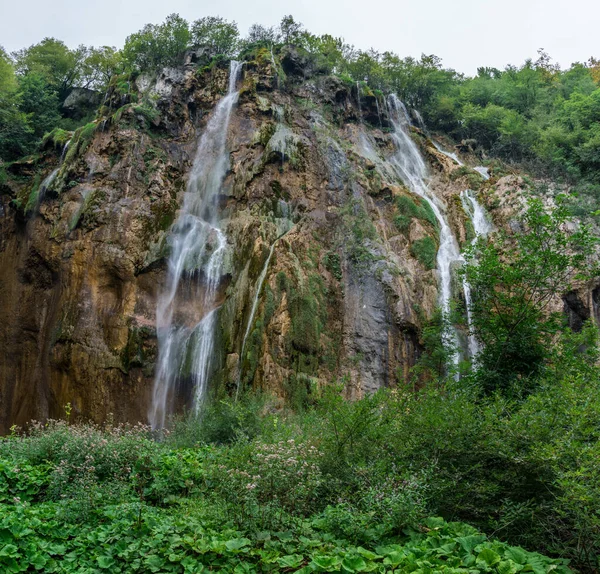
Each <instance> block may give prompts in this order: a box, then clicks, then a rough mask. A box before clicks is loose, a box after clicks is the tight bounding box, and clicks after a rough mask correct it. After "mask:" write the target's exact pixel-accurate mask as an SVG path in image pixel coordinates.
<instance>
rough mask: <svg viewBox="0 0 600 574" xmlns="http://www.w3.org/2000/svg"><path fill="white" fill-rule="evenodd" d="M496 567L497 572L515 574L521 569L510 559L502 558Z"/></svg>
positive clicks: (499, 573)
mask: <svg viewBox="0 0 600 574" xmlns="http://www.w3.org/2000/svg"><path fill="white" fill-rule="evenodd" d="M497 568H498V574H516V573H517V572H518V571H519V570H520V569H521V568H519V566H518V565H517V564H516V563H515V562H513V561H512V560H502V562H500V564H498V566H497Z"/></svg>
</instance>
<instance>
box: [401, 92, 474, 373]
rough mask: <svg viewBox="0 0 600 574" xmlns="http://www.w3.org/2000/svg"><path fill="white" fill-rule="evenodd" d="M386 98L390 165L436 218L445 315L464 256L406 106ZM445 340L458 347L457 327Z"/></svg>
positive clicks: (441, 293) (454, 361)
mask: <svg viewBox="0 0 600 574" xmlns="http://www.w3.org/2000/svg"><path fill="white" fill-rule="evenodd" d="M389 100H390V101H389V104H390V109H391V114H390V119H391V121H392V125H393V128H394V131H393V133H392V136H393V139H394V143H395V146H396V150H397V151H396V153H395V154H394V155H393V157H392V158H391V161H392V164H393V165H394V166H395V167H396V169H397V171H398V173H399V175H400V177H401V179H402V180H403V181H404V183H405V184H406V185H407V186H408V187H409V189H410V190H411V191H412V192H413V193H415V194H416V195H418V196H419V197H421V198H423V199H425V200H426V201H427V202H428V203H429V205H430V206H431V209H432V210H433V212H434V214H435V217H436V219H437V221H438V225H439V232H440V246H439V249H438V252H437V269H438V273H439V276H440V306H441V308H442V311H443V312H444V314H447V313H448V312H449V311H450V300H451V298H452V265H453V264H456V263H460V262H461V261H463V258H462V257H461V255H460V251H459V248H458V242H457V241H456V238H455V237H454V234H453V233H452V230H451V229H450V226H449V225H448V221H447V219H446V216H445V207H444V205H443V204H442V202H441V201H440V200H439V199H438V198H437V197H436V196H435V195H434V194H432V193H431V191H430V190H429V187H428V184H427V179H428V175H427V168H426V166H425V162H424V160H423V157H422V156H421V153H420V152H419V149H418V148H417V145H416V144H415V142H414V141H413V140H412V138H411V137H410V134H409V128H410V119H409V116H408V112H407V110H406V107H405V106H404V104H403V103H402V102H401V101H400V100H399V99H398V97H397V96H396V95H395V94H392V95H390V98H389ZM446 342H447V344H448V345H449V346H454V347H456V346H458V333H457V331H456V329H453V330H452V332H451V334H450V339H449V340H447V341H446ZM459 358H460V357H459V355H458V353H454V357H453V363H454V365H458V362H459Z"/></svg>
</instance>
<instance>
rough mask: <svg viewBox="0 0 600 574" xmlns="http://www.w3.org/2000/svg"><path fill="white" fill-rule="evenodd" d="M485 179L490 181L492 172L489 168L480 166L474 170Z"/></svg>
mask: <svg viewBox="0 0 600 574" xmlns="http://www.w3.org/2000/svg"><path fill="white" fill-rule="evenodd" d="M473 169H474V170H475V171H476V172H477V173H478V174H479V175H480V176H481V177H483V179H485V180H488V179H490V170H489V169H488V168H487V167H483V166H482V165H478V166H477V167H474V168H473Z"/></svg>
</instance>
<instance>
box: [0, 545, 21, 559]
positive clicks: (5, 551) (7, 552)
mask: <svg viewBox="0 0 600 574" xmlns="http://www.w3.org/2000/svg"><path fill="white" fill-rule="evenodd" d="M18 555H19V549H18V548H17V547H16V546H15V545H14V544H5V545H4V546H3V547H2V548H0V556H10V557H13V558H14V557H15V556H18Z"/></svg>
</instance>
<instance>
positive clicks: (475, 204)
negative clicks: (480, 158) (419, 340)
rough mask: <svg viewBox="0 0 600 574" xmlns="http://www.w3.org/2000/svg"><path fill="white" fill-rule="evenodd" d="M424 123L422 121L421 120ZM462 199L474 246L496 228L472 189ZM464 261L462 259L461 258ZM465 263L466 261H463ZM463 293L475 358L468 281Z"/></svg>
mask: <svg viewBox="0 0 600 574" xmlns="http://www.w3.org/2000/svg"><path fill="white" fill-rule="evenodd" d="M421 121H422V120H421ZM432 141H433V145H434V146H435V148H436V149H437V150H438V151H439V152H440V153H443V154H444V155H445V156H446V157H449V158H450V159H452V160H453V161H455V162H456V163H457V164H458V165H459V166H463V165H465V164H464V163H463V162H462V161H461V160H460V158H459V157H458V156H457V155H456V153H454V152H449V151H446V150H445V149H444V148H443V147H442V146H441V145H440V144H439V143H437V142H436V141H435V140H432ZM473 169H474V170H475V171H476V172H477V173H479V174H480V175H481V176H482V177H483V178H484V179H486V180H487V179H489V178H490V176H489V173H488V169H487V168H486V167H482V166H478V167H475V168H473ZM460 198H461V201H462V205H463V208H464V210H465V213H466V214H467V215H468V216H469V218H470V219H471V223H472V224H473V229H474V230H475V237H474V238H473V241H472V242H471V244H472V245H473V244H474V243H475V242H476V241H477V239H478V238H479V237H485V236H486V235H487V234H488V233H490V232H491V231H493V229H494V226H493V225H492V223H491V221H490V218H489V216H488V214H487V212H486V210H485V208H484V207H483V206H482V205H481V204H480V203H479V201H478V200H477V197H476V196H475V193H473V191H472V190H470V189H465V190H464V191H463V192H462V193H461V194H460ZM461 259H462V257H461ZM462 260H463V261H464V259H462ZM463 291H464V295H465V306H466V311H467V326H468V328H469V332H470V334H469V343H468V344H469V356H470V357H471V358H474V357H476V356H477V353H479V351H480V345H479V342H478V341H477V338H476V337H475V335H473V333H471V326H472V325H473V315H472V310H471V303H472V295H471V286H470V285H469V283H468V282H467V281H463Z"/></svg>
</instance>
